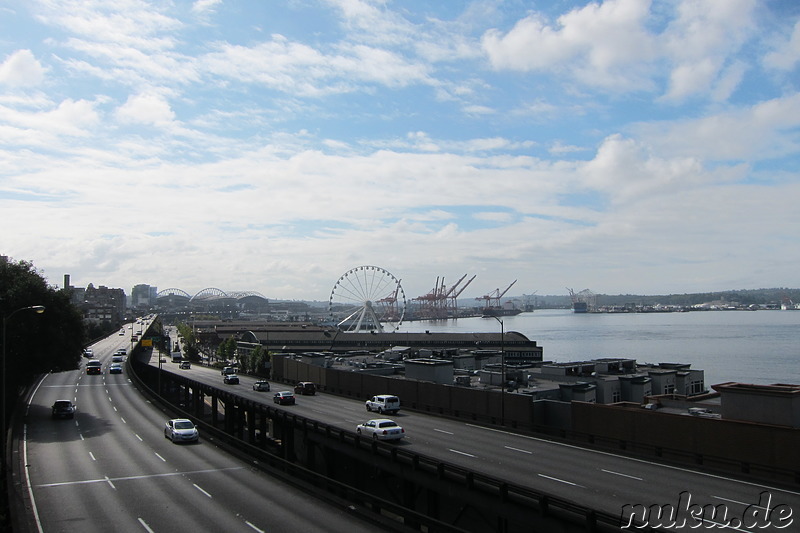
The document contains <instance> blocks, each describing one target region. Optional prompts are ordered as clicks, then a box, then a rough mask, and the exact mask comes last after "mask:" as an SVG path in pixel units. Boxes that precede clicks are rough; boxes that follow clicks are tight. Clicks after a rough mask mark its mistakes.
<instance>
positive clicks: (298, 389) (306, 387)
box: [294, 381, 317, 396]
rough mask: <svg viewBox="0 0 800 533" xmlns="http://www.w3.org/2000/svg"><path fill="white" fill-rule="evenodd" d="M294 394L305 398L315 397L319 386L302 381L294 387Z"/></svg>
mask: <svg viewBox="0 0 800 533" xmlns="http://www.w3.org/2000/svg"><path fill="white" fill-rule="evenodd" d="M294 393H295V394H302V395H304V396H305V395H308V396H314V395H315V394H316V393H317V386H316V385H314V384H313V383H311V382H310V381H301V382H300V383H298V384H297V385H295V386H294Z"/></svg>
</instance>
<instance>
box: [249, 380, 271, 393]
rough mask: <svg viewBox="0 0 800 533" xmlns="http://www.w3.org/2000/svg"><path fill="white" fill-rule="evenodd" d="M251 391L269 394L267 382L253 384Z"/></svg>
mask: <svg viewBox="0 0 800 533" xmlns="http://www.w3.org/2000/svg"><path fill="white" fill-rule="evenodd" d="M253 390H257V391H261V392H269V382H268V381H256V382H255V383H253Z"/></svg>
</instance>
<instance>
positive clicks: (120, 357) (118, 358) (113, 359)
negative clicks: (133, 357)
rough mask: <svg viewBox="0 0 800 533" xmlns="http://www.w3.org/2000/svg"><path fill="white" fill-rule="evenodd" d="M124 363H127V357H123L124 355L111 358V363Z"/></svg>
mask: <svg viewBox="0 0 800 533" xmlns="http://www.w3.org/2000/svg"><path fill="white" fill-rule="evenodd" d="M123 361H125V357H124V356H122V355H112V356H111V362H112V363H122V362H123Z"/></svg>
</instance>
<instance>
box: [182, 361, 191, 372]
mask: <svg viewBox="0 0 800 533" xmlns="http://www.w3.org/2000/svg"><path fill="white" fill-rule="evenodd" d="M190 368H192V363H190V362H189V361H181V364H180V369H181V370H189V369H190Z"/></svg>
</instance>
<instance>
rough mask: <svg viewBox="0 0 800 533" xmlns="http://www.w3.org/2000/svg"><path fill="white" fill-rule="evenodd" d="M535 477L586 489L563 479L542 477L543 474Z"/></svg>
mask: <svg viewBox="0 0 800 533" xmlns="http://www.w3.org/2000/svg"><path fill="white" fill-rule="evenodd" d="M537 475H538V476H539V477H543V478H545V479H551V480H553V481H558V482H559V483H566V484H567V485H572V486H573V487H580V488H582V489H585V488H586V487H584V486H583V485H578V484H577V483H573V482H572V481H567V480H565V479H558V478H557V477H552V476H546V475H544V474H537Z"/></svg>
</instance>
